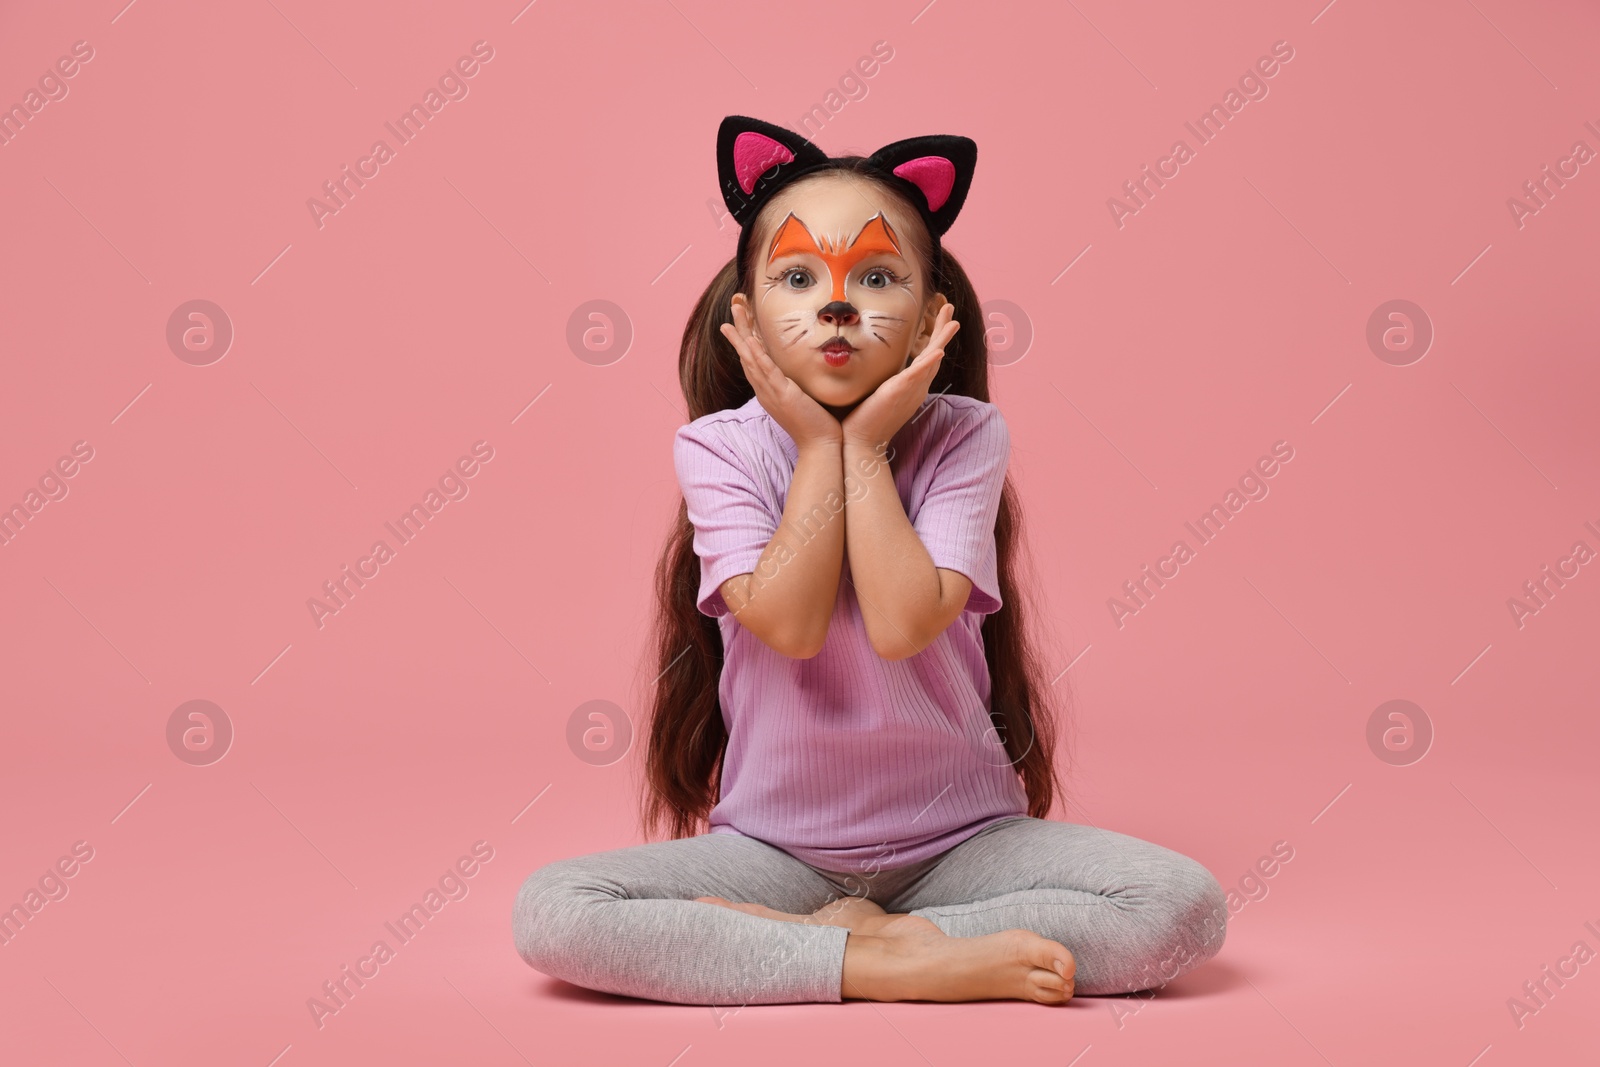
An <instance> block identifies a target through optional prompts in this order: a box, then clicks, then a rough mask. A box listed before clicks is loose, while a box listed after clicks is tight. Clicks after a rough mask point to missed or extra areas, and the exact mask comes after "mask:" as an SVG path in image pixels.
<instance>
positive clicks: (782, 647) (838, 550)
mask: <svg viewBox="0 0 1600 1067" xmlns="http://www.w3.org/2000/svg"><path fill="white" fill-rule="evenodd" d="M796 444H797V445H798V446H799V451H800V454H799V458H798V460H797V461H796V462H795V468H794V476H793V478H792V479H791V481H790V483H789V496H788V500H786V501H785V502H784V506H783V518H782V519H780V520H779V522H778V529H777V531H776V532H775V533H774V534H773V535H772V539H771V540H770V541H768V542H767V547H766V548H765V549H763V550H762V552H761V559H760V561H759V562H758V563H757V564H756V569H755V572H754V573H751V574H736V575H734V576H733V577H732V578H729V579H728V580H727V581H725V582H723V583H722V585H721V586H720V587H719V588H720V589H721V591H722V599H723V600H724V601H726V602H727V605H728V610H730V611H732V612H733V614H734V616H735V617H736V618H737V619H738V620H739V624H740V625H741V626H743V627H745V628H746V629H748V630H749V631H750V632H751V633H753V634H755V635H756V636H757V637H759V638H760V639H761V641H762V643H763V644H765V645H766V646H767V647H769V648H771V649H772V650H773V651H775V652H778V653H781V654H782V655H785V656H789V657H791V658H793V659H810V658H811V657H812V656H815V655H816V654H817V653H818V652H820V651H822V645H823V642H824V641H825V640H826V638H827V636H828V623H829V621H830V620H831V619H832V617H833V605H834V601H835V599H836V598H837V597H838V591H839V575H840V571H841V569H842V567H843V563H844V525H845V522H844V514H845V513H844V510H843V508H841V507H837V506H836V507H835V508H833V509H830V508H829V507H827V505H826V501H827V500H828V498H829V497H830V496H831V497H832V498H833V499H834V501H836V502H837V501H838V500H839V499H840V498H841V495H842V490H843V485H844V473H843V470H844V469H843V459H842V456H841V453H842V449H843V446H842V445H841V444H840V443H839V442H838V441H827V440H821V441H805V442H798V441H797V442H796ZM893 493H894V489H893V486H890V495H891V496H892V495H893ZM902 520H903V516H902ZM912 536H913V537H915V536H916V535H915V534H914V533H913V535H912Z"/></svg>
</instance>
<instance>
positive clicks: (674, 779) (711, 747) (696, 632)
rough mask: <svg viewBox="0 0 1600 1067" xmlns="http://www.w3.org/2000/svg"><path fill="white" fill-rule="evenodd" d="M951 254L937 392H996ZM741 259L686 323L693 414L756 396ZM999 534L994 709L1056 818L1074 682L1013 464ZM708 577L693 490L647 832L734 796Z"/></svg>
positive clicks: (937, 284) (687, 394)
mask: <svg viewBox="0 0 1600 1067" xmlns="http://www.w3.org/2000/svg"><path fill="white" fill-rule="evenodd" d="M832 162H833V163H834V164H835V166H832V167H829V168H826V169H824V170H822V171H819V172H816V173H819V174H836V173H838V172H839V171H844V172H845V174H846V177H849V178H853V179H856V180H861V181H870V182H873V183H874V184H875V185H876V186H877V187H878V189H880V190H881V191H882V192H883V194H884V195H886V196H891V197H894V198H895V199H896V200H897V201H899V202H900V203H901V205H902V206H903V207H904V208H905V212H906V214H907V215H908V217H910V218H914V219H918V220H919V221H920V215H918V214H917V210H916V208H915V206H913V205H912V204H910V203H908V202H907V201H906V200H905V197H904V196H902V195H901V194H900V193H899V191H898V190H896V189H894V188H893V187H891V186H890V185H888V183H886V182H883V181H880V180H878V179H877V178H876V177H875V176H874V175H872V174H871V172H870V171H867V170H865V169H864V168H863V166H862V164H863V163H864V162H865V161H864V160H863V159H862V158H861V157H859V156H837V157H834V159H833V161H832ZM810 177H811V175H807V176H805V177H803V178H801V179H799V180H798V181H805V180H808V179H809V178H810ZM797 184H798V182H797ZM775 200H776V198H774V201H769V202H768V204H767V206H766V207H765V208H763V210H762V219H761V220H759V221H767V220H768V219H769V214H768V213H769V211H771V208H772V204H773V203H774V202H775ZM753 236H755V235H754V234H752V237H753ZM909 238H910V242H911V244H912V245H913V247H914V250H915V254H916V256H917V258H918V260H919V261H920V263H921V264H922V266H923V268H924V273H923V277H925V278H926V277H929V272H928V271H927V270H926V268H927V266H928V264H929V261H930V259H931V249H932V237H931V235H929V234H928V232H927V229H926V227H925V226H922V225H915V226H912V227H910V234H909ZM758 247H759V246H758V244H757V242H756V241H753V240H752V241H751V242H750V246H749V248H750V253H751V254H752V255H754V254H755V253H756V251H757V249H758ZM940 259H941V264H940V269H939V271H938V272H937V274H935V275H933V285H932V286H931V287H929V288H928V289H927V293H928V294H929V295H931V294H933V293H936V292H937V293H943V294H945V296H946V298H947V299H949V300H950V302H951V303H952V304H954V305H955V318H956V320H957V321H958V322H960V323H961V324H962V329H961V330H960V331H959V332H958V333H957V334H956V335H955V338H954V339H953V340H952V341H951V342H950V343H949V344H948V345H947V346H946V347H945V354H944V359H943V361H942V363H941V365H940V367H939V372H938V374H937V375H936V376H935V378H934V380H933V382H932V384H931V385H930V386H929V388H928V394H929V395H930V396H933V395H936V394H939V393H959V394H961V395H963V396H970V397H973V398H975V399H977V400H982V401H985V402H988V400H989V360H988V345H987V343H986V340H985V337H984V332H985V331H984V327H983V321H984V320H983V315H982V311H981V308H980V306H979V302H978V295H977V293H976V292H975V291H974V290H973V287H972V282H971V281H970V280H969V279H968V278H967V274H966V271H965V270H964V269H963V268H962V266H961V264H960V263H959V262H957V261H956V258H955V257H954V256H953V255H951V254H950V250H949V249H948V248H943V249H941V256H940ZM737 266H738V264H737V263H736V262H735V261H734V260H732V259H730V260H729V261H728V262H727V263H726V264H725V265H724V266H723V267H722V269H721V270H720V271H718V272H717V276H716V277H715V278H713V279H712V281H711V284H710V286H708V287H707V288H706V291H705V292H704V293H702V294H701V295H700V299H699V300H698V301H697V302H696V303H695V306H694V311H693V313H692V314H691V315H690V316H689V322H688V325H687V326H685V328H684V331H683V340H682V343H681V346H680V348H679V352H678V377H679V381H680V384H681V385H682V388H683V396H684V399H685V400H686V401H687V402H688V408H689V419H690V421H693V420H695V419H698V418H700V417H701V416H703V415H708V414H710V413H711V412H713V411H722V410H725V409H728V408H737V407H739V406H741V405H743V404H744V403H745V402H746V401H747V400H749V399H751V398H752V397H753V396H754V395H755V391H754V390H753V389H752V388H751V386H750V383H749V381H748V380H747V379H746V378H745V376H744V370H743V367H742V366H741V365H740V362H739V355H738V353H737V352H735V351H734V350H733V346H732V345H731V344H729V342H728V340H727V338H725V337H724V336H723V335H722V332H721V330H720V326H721V325H722V324H723V323H732V322H733V312H732V297H733V294H734V292H735V290H736V287H737V284H738V281H737V278H738V270H737ZM749 276H750V277H751V278H754V277H755V276H756V272H755V271H754V270H752V271H750V272H749ZM747 295H750V294H748V293H747ZM913 354H914V353H913ZM994 532H995V543H996V555H997V562H998V570H999V578H1000V599H1001V601H1002V602H1003V604H1004V606H1003V607H1002V608H1001V609H1000V610H999V611H996V612H993V613H991V614H989V615H986V616H984V620H983V645H984V658H985V660H986V661H987V663H988V667H989V678H990V701H989V703H990V710H989V717H990V719H991V721H992V722H993V723H994V727H995V730H996V732H997V734H998V736H999V738H1000V739H1001V740H1002V741H1003V743H1004V744H1005V748H1006V753H1007V755H1008V756H1009V757H1010V759H1011V764H1012V766H1013V767H1014V768H1015V769H1016V771H1017V773H1018V774H1019V775H1020V776H1021V778H1022V782H1023V786H1024V788H1025V789H1026V791H1027V795H1028V814H1029V815H1031V816H1033V817H1034V818H1040V819H1042V818H1045V817H1046V815H1047V813H1048V812H1049V810H1050V807H1051V804H1052V802H1053V801H1054V799H1055V798H1056V796H1057V794H1058V793H1062V794H1064V793H1065V790H1064V789H1063V787H1062V783H1061V780H1060V779H1059V778H1058V776H1057V769H1056V763H1055V756H1056V743H1057V732H1056V730H1057V725H1058V723H1057V719H1058V716H1057V714H1056V713H1055V711H1054V709H1053V707H1052V700H1053V698H1054V697H1055V696H1056V695H1059V696H1061V698H1062V703H1063V711H1065V709H1066V705H1067V703H1068V702H1069V692H1068V690H1067V687H1066V685H1065V684H1063V685H1062V687H1061V688H1060V689H1059V690H1057V689H1054V688H1053V686H1052V685H1051V684H1049V683H1046V682H1045V681H1044V678H1045V667H1044V662H1043V660H1042V659H1041V658H1040V657H1039V654H1038V652H1037V650H1036V648H1035V645H1034V642H1033V641H1032V639H1031V638H1030V634H1029V625H1028V624H1029V623H1030V622H1032V621H1033V620H1034V617H1035V613H1034V608H1033V602H1032V597H1031V594H1030V593H1028V592H1027V590H1028V589H1029V588H1030V587H1032V586H1035V585H1036V583H1034V582H1032V581H1026V582H1019V581H1018V580H1017V576H1018V574H1019V573H1020V572H1023V571H1024V570H1026V571H1028V572H1031V570H1032V567H1031V565H1030V566H1028V567H1026V568H1024V567H1023V566H1022V563H1023V562H1024V561H1025V560H1028V559H1029V557H1028V553H1027V543H1026V539H1025V538H1024V536H1023V528H1022V510H1021V508H1020V506H1019V505H1018V503H1017V496H1016V492H1015V491H1014V489H1013V486H1012V481H1011V477H1010V475H1009V474H1008V475H1007V476H1006V479H1005V483H1004V486H1003V488H1002V491H1001V496H1000V512H999V515H998V517H997V518H996V520H995V530H994ZM699 587H700V560H699V557H698V556H696V555H695V551H694V525H693V524H692V523H691V522H690V521H689V513H688V506H687V504H686V503H685V502H684V501H683V500H682V499H681V498H680V499H679V503H678V517H677V522H676V524H675V526H674V528H673V529H672V531H671V533H670V535H669V538H668V541H667V545H666V551H665V553H664V554H663V555H662V557H661V561H660V563H659V564H658V565H657V567H656V577H655V595H656V600H657V603H658V610H657V613H656V617H655V621H654V625H653V627H652V630H651V637H650V643H651V645H652V646H653V647H654V649H655V657H654V658H655V666H656V669H657V671H658V672H659V673H658V674H657V676H656V678H655V680H654V682H653V686H654V698H653V701H652V708H651V714H650V720H649V727H648V730H649V741H648V745H647V748H646V753H645V777H644V790H645V796H644V798H643V801H642V804H641V815H642V819H641V822H642V824H643V829H644V832H645V836H646V837H647V838H648V837H652V836H654V835H655V834H656V833H657V832H658V831H659V830H660V829H661V828H662V827H663V826H664V827H665V828H666V829H667V830H668V831H669V832H670V834H671V836H672V837H673V838H680V837H688V836H691V835H694V834H697V833H701V832H703V831H704V829H705V828H706V826H707V825H708V823H707V819H708V817H709V815H710V812H711V808H712V807H713V806H714V804H715V803H716V801H717V799H718V797H719V796H720V795H721V781H722V756H723V752H724V751H725V749H726V747H727V741H728V733H727V727H726V725H725V724H724V723H723V720H722V706H721V702H720V700H719V699H718V693H717V687H718V681H719V679H720V677H721V674H722V655H723V650H722V634H721V631H720V629H719V626H718V621H717V620H716V619H714V618H712V617H710V616H708V615H703V614H701V613H700V611H699V609H698V608H697V607H696V596H697V593H698V591H699ZM1062 722H1063V723H1064V722H1065V719H1064V718H1063V719H1062Z"/></svg>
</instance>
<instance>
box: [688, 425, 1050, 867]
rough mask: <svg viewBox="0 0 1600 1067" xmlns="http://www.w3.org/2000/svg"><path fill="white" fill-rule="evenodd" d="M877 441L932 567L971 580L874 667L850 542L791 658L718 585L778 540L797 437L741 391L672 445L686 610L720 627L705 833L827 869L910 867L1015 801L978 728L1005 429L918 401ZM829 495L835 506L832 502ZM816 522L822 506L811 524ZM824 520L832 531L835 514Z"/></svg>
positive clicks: (994, 744)
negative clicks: (686, 563)
mask: <svg viewBox="0 0 1600 1067" xmlns="http://www.w3.org/2000/svg"><path fill="white" fill-rule="evenodd" d="M889 444H890V451H889V453H888V454H887V455H888V460H889V466H890V468H891V469H892V471H893V472H894V483H895V488H896V490H897V491H898V493H899V495H900V502H901V504H902V505H904V507H905V513H906V517H907V518H908V519H909V520H910V522H911V525H912V527H913V528H914V529H915V530H916V531H917V535H918V536H919V537H920V538H921V539H922V543H923V545H924V546H925V547H926V548H927V550H928V554H929V556H930V557H931V558H932V560H933V565H934V566H935V567H947V568H949V569H951V570H955V571H960V572H961V573H962V574H964V575H966V576H967V577H968V578H970V579H971V580H972V592H971V594H970V595H969V597H968V599H967V604H966V608H965V610H963V611H962V613H961V614H960V615H959V616H957V618H956V621H955V622H954V623H952V624H951V625H950V626H949V627H948V628H946V630H945V631H944V632H943V633H942V634H940V635H939V636H938V637H937V638H935V639H934V641H933V643H932V644H930V645H928V646H927V647H926V648H924V649H923V650H922V651H921V652H919V653H918V654H917V655H915V656H911V657H909V658H907V659H903V660H894V661H891V660H886V659H883V658H882V657H880V656H879V655H878V654H877V653H876V652H874V651H873V649H872V646H871V644H870V642H869V641H868V639H867V632H866V626H865V623H864V621H863V619H862V616H861V606H860V603H859V602H858V601H857V599H856V593H855V587H854V585H853V584H852V582H851V580H850V556H849V551H848V548H847V549H846V552H845V557H844V562H843V566H842V568H841V571H842V573H841V576H840V580H839V590H838V595H837V598H836V599H835V601H834V606H833V616H832V619H831V621H830V623H829V626H828V636H827V640H826V642H825V643H824V644H823V647H822V651H821V652H819V653H818V654H817V655H816V656H814V657H812V658H811V659H792V658H790V657H788V656H785V655H782V654H781V653H778V652H775V651H773V650H772V649H771V648H769V647H767V645H765V644H764V643H763V642H762V641H761V639H760V638H759V637H757V636H755V635H754V634H753V633H751V632H750V631H748V630H747V629H745V628H744V627H743V626H741V625H740V624H739V621H738V620H737V618H735V616H734V615H733V613H732V612H730V611H729V609H728V605H727V604H726V603H725V602H724V601H723V599H722V594H721V591H720V588H719V587H720V586H721V585H722V583H723V582H724V581H726V580H727V579H729V578H731V577H733V576H734V575H736V574H748V573H752V572H755V571H756V564H757V563H758V562H759V560H760V558H761V553H762V550H763V549H764V548H765V547H766V545H767V542H768V541H769V540H771V538H772V536H773V534H774V533H775V532H776V530H777V528H778V523H779V521H780V519H781V518H782V517H783V508H784V503H785V501H786V499H787V497H788V490H789V482H790V480H791V479H792V478H793V476H794V468H795V463H796V461H797V460H798V458H799V450H798V449H797V447H796V446H795V443H794V439H793V438H791V437H790V436H789V434H788V432H787V431H785V430H784V429H783V427H782V426H780V425H778V423H777V421H776V420H774V419H773V418H772V416H771V415H769V414H767V412H766V410H765V409H764V408H762V407H761V404H760V402H759V401H758V400H756V399H755V398H753V397H752V398H751V399H750V400H749V401H748V402H746V403H745V404H744V405H743V406H742V407H739V408H733V409H728V410H723V411H716V412H712V413H711V414H709V415H706V416H704V417H702V418H699V419H696V420H695V421H693V422H691V423H689V424H688V425H686V426H682V427H680V428H679V429H678V432H677V434H676V436H675V437H674V439H673V462H674V465H675V467H676V469H677V474H678V483H679V485H680V487H681V488H682V490H683V496H684V499H685V501H686V502H687V504H688V510H689V519H690V521H691V522H692V523H693V524H694V528H695V536H694V549H695V553H696V554H697V555H698V556H699V557H700V588H699V592H698V597H697V601H698V607H699V609H700V611H701V612H702V613H704V614H706V615H710V616H714V617H716V618H717V620H718V625H719V627H720V629H721V631H722V647H723V653H724V663H723V669H722V678H721V681H720V683H719V687H718V696H719V698H720V700H721V704H722V717H723V722H724V724H725V725H726V726H727V730H728V749H727V754H726V755H725V756H724V759H723V770H722V796H721V798H720V800H719V801H718V803H717V804H716V806H715V807H714V808H713V809H712V811H711V817H710V832H711V833H738V834H743V835H745V836H747V837H753V838H757V839H759V840H761V841H765V842H767V843H768V844H771V845H774V846H776V847H778V848H781V849H783V850H784V851H786V852H788V853H790V854H791V855H793V856H795V857H797V858H799V859H801V860H804V861H805V862H807V863H809V864H811V865H812V866H815V867H821V868H823V869H825V870H831V871H863V870H867V869H869V868H870V869H878V870H891V869H894V868H896V867H901V866H905V865H907V864H911V863H915V862H917V861H919V860H922V859H925V858H927V857H930V856H933V855H936V854H937V853H940V852H943V851H945V850H946V849H949V848H951V847H953V846H955V845H957V844H959V843H960V842H961V841H964V840H965V839H966V838H968V837H970V836H972V835H973V834H975V833H977V832H978V831H979V830H981V829H983V828H984V827H985V826H987V825H989V824H990V823H993V822H996V821H998V820H1000V819H1003V818H1008V817H1011V816H1016V815H1025V814H1027V808H1028V801H1027V794H1026V792H1025V791H1024V789H1023V787H1022V783H1021V780H1020V779H1019V778H1018V777H1017V774H1016V772H1015V770H1014V768H1013V767H1012V764H1011V762H1010V760H1009V759H1008V758H1007V756H1006V752H1005V748H1004V746H1003V745H1002V744H1001V743H1000V739H999V737H998V736H997V734H996V732H995V730H994V728H993V726H992V725H991V724H990V720H989V713H988V705H989V670H988V666H987V663H986V661H985V659H984V652H983V635H982V632H981V629H980V627H981V625H982V622H983V615H985V614H987V613H990V612H993V611H997V610H999V609H1000V607H1001V600H1000V585H999V582H998V580H997V578H996V559H995V537H994V524H995V516H996V514H997V513H998V511H999V506H1000V490H1001V485H1002V482H1003V481H1004V478H1005V473H1006V462H1007V460H1008V458H1009V455H1010V450H1011V439H1010V434H1009V432H1008V431H1007V429H1006V423H1005V420H1004V419H1003V418H1002V417H1001V415H1000V409H999V408H997V407H995V406H994V405H993V404H988V403H985V402H983V401H981V400H975V399H973V398H971V397H967V396H957V395H949V394H941V395H936V396H930V397H929V398H927V400H925V401H924V402H923V405H922V407H921V408H920V409H919V410H918V412H917V413H916V414H915V415H913V416H912V418H911V419H910V420H908V421H907V423H906V425H905V426H904V427H902V428H901V430H900V431H899V433H897V434H896V435H895V436H894V438H893V439H891V441H890V443H889ZM881 474H882V472H881V471H880V472H879V476H880V477H881ZM875 484H876V483H875ZM847 491H848V490H847ZM855 491H856V492H858V493H859V492H860V489H859V488H858V489H856V490H855ZM832 503H833V504H834V505H836V506H838V507H840V508H841V509H842V508H843V507H844V497H843V496H840V497H839V498H837V499H835V500H834V501H833V502H832ZM826 514H828V511H827V505H826V504H825V505H824V508H823V510H822V511H821V512H819V513H817V519H818V520H820V519H821V518H822V517H823V516H824V515H826ZM830 521H833V522H843V521H845V513H844V511H843V510H840V511H839V512H838V513H837V514H834V515H833V516H832V518H831V520H830ZM811 528H812V529H813V530H815V529H816V527H815V525H814V523H813V525H812V527H811ZM785 534H786V536H789V532H788V531H787V530H786V531H785ZM799 547H800V546H798V545H796V544H794V543H793V542H791V543H790V548H791V549H793V550H799ZM758 577H759V576H758ZM757 595H759V593H758V594H757Z"/></svg>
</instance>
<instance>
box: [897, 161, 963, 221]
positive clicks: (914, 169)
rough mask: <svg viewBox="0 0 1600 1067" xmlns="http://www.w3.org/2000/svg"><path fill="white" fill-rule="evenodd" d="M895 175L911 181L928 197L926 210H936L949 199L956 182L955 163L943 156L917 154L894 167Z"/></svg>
mask: <svg viewBox="0 0 1600 1067" xmlns="http://www.w3.org/2000/svg"><path fill="white" fill-rule="evenodd" d="M894 172H895V174H896V175H897V176H899V177H901V178H904V179H905V180H906V181H908V182H911V183H912V184H913V185H915V186H916V187H917V188H919V189H921V190H922V195H923V196H925V197H927V198H928V210H929V211H938V210H939V209H940V208H942V207H944V202H945V201H946V200H948V199H950V190H951V189H953V188H955V184H956V165H955V164H954V163H952V162H950V161H949V160H948V159H946V158H944V157H943V156H918V157H917V158H916V159H908V160H906V161H905V162H904V163H902V164H900V165H899V166H898V167H896V168H894Z"/></svg>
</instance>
